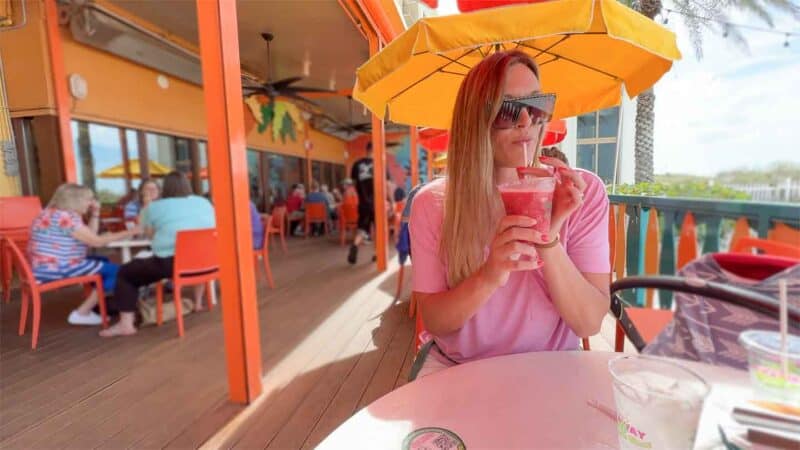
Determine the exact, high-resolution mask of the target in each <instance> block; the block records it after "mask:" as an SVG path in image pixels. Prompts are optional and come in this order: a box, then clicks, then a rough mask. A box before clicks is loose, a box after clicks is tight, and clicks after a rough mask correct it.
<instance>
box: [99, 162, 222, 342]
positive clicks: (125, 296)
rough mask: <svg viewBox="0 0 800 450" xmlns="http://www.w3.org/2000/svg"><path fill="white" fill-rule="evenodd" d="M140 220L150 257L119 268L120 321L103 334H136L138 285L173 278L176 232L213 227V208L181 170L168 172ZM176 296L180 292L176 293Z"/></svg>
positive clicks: (197, 296) (116, 295) (117, 300)
mask: <svg viewBox="0 0 800 450" xmlns="http://www.w3.org/2000/svg"><path fill="white" fill-rule="evenodd" d="M141 221H142V223H141V226H142V227H143V228H144V232H145V235H147V236H149V237H150V238H151V239H152V245H151V246H152V249H153V256H152V257H150V258H142V259H134V260H133V261H131V262H129V263H127V264H124V265H123V266H122V267H120V269H119V273H118V274H117V283H116V286H115V288H114V299H113V301H114V304H115V306H116V308H117V310H119V311H120V317H119V322H117V323H116V324H114V325H113V326H111V327H109V328H108V329H105V330H102V331H101V332H100V336H102V337H112V336H128V335H132V334H136V326H135V325H134V319H135V318H136V307H137V300H138V298H139V287H141V286H147V285H148V284H151V283H155V282H157V281H160V280H162V279H164V278H171V277H172V267H173V262H174V257H175V240H176V236H177V233H178V232H179V231H183V230H196V229H201V228H214V227H216V220H215V217H214V207H213V206H212V205H211V203H210V202H209V201H208V200H207V199H205V198H204V197H200V196H197V195H194V194H193V193H192V186H191V184H189V180H188V178H186V175H184V174H183V173H181V172H171V173H170V174H169V175H167V176H166V177H165V178H164V185H163V190H162V193H161V198H160V199H158V200H155V201H153V202H152V203H150V204H149V205H148V206H147V208H145V210H144V212H143V213H142V219H141ZM201 293H202V291H199V290H198V291H196V292H195V308H196V309H199V308H198V306H200V304H201V301H200V294H201ZM176 297H180V295H179V294H178V293H176ZM176 301H180V300H179V299H178V300H176Z"/></svg>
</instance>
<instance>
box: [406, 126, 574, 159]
mask: <svg viewBox="0 0 800 450" xmlns="http://www.w3.org/2000/svg"><path fill="white" fill-rule="evenodd" d="M565 137H567V122H566V121H565V120H564V119H559V120H554V121H552V122H548V124H547V130H546V131H545V135H544V140H543V141H542V146H543V147H549V146H551V145H556V144H558V143H559V142H561V141H563V140H564V138H565ZM419 143H420V145H422V146H423V147H425V149H427V150H430V151H432V152H446V151H447V145H448V144H449V143H450V133H449V132H448V131H445V130H436V129H432V128H428V129H426V130H423V131H420V133H419Z"/></svg>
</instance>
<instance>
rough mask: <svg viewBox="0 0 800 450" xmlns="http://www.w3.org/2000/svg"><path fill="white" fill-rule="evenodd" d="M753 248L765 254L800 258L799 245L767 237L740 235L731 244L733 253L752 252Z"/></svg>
mask: <svg viewBox="0 0 800 450" xmlns="http://www.w3.org/2000/svg"><path fill="white" fill-rule="evenodd" d="M754 249H755V250H761V251H763V252H764V253H765V254H767V255H772V256H783V257H786V258H793V259H797V260H800V246H796V245H792V244H786V243H783V242H778V241H773V240H768V239H758V238H753V237H742V238H739V239H737V240H736V242H735V243H734V245H733V252H734V253H752V252H753V250H754Z"/></svg>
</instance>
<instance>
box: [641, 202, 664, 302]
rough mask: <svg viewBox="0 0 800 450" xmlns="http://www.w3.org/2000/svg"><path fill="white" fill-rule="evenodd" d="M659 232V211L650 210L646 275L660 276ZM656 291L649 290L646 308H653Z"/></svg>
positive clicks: (646, 246) (646, 241)
mask: <svg viewBox="0 0 800 450" xmlns="http://www.w3.org/2000/svg"><path fill="white" fill-rule="evenodd" d="M658 237H659V232H658V211H656V209H655V208H650V217H649V218H648V219H647V235H646V239H645V247H644V250H645V253H644V273H645V274H646V275H658V258H659V247H660V246H659V239H658ZM654 293H655V290H654V289H648V290H647V297H646V301H645V306H647V307H648V308H651V307H652V306H653V294H654Z"/></svg>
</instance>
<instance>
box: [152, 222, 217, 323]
mask: <svg viewBox="0 0 800 450" xmlns="http://www.w3.org/2000/svg"><path fill="white" fill-rule="evenodd" d="M217 238H218V234H217V230H216V229H214V228H206V229H202V230H184V231H179V232H178V235H177V237H176V239H175V261H174V264H173V268H172V292H173V297H174V300H173V302H174V304H175V322H177V324H178V336H180V337H183V311H182V310H183V304H182V303H181V288H182V287H184V286H193V285H198V284H205V285H206V298H207V299H208V309H212V308H213V307H214V303H213V301H212V300H211V289H213V288H214V285H213V284H212V283H211V282H212V281H214V280H218V279H219V255H218V254H217ZM163 304H164V282H163V281H161V282H159V283H158V284H157V285H156V324H157V325H161V324H162V322H163V320H162V311H163V309H162V308H163Z"/></svg>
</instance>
